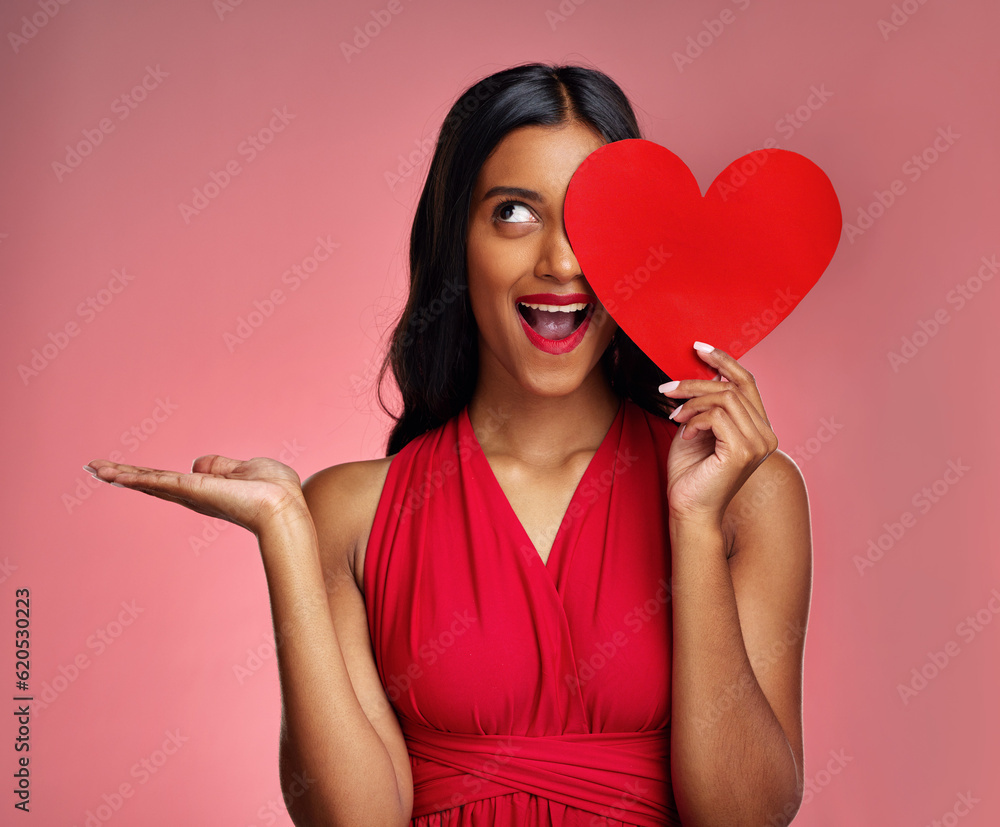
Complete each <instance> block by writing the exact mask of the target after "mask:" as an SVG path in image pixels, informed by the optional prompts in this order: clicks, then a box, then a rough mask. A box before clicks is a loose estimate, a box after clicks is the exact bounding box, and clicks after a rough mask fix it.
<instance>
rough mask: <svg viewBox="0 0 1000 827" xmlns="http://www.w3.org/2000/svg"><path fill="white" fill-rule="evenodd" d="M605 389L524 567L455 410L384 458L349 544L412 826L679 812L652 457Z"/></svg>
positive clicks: (667, 820) (647, 821) (659, 474)
mask: <svg viewBox="0 0 1000 827" xmlns="http://www.w3.org/2000/svg"><path fill="white" fill-rule="evenodd" d="M676 430H677V428H676V426H675V425H674V424H673V423H671V422H669V421H668V420H665V419H661V418H659V417H656V416H654V415H652V414H649V413H647V412H645V411H644V410H643V409H641V408H640V407H638V406H637V405H635V404H634V403H632V402H629V401H627V400H626V401H624V402H623V403H622V405H621V406H620V407H619V409H618V413H617V415H616V417H615V420H614V422H613V423H612V425H611V427H610V429H609V430H608V432H607V434H606V435H605V437H604V439H603V441H602V442H601V445H600V447H599V448H598V449H597V452H596V453H595V454H594V457H593V458H592V459H591V461H590V464H589V465H588V466H587V469H586V471H585V472H584V475H583V477H582V479H581V480H580V483H579V485H578V486H577V489H576V491H575V492H574V494H573V498H572V500H571V501H570V505H569V507H568V508H567V511H566V514H565V516H564V517H563V519H562V522H561V523H560V525H559V527H558V532H557V533H556V536H555V541H554V543H553V545H552V550H551V552H550V554H549V557H548V560H547V562H543V561H542V558H541V557H540V556H539V554H538V552H537V551H536V550H535V547H534V546H533V545H532V543H531V540H530V539H529V538H528V535H527V533H526V532H525V531H524V528H523V527H522V525H521V523H520V522H519V520H518V519H517V516H516V515H515V513H514V511H513V509H512V508H511V506H510V503H509V502H508V500H507V498H506V496H505V495H504V493H503V489H502V488H501V487H500V484H499V482H498V481H497V479H496V477H495V476H494V474H493V471H492V469H491V467H490V465H489V462H488V461H487V459H486V457H485V456H484V454H483V452H482V449H481V447H480V445H479V442H478V440H477V439H476V435H475V432H474V431H473V429H472V423H471V421H470V419H469V415H468V409H463V410H462V411H461V412H460V413H459V414H458V415H457V416H456V417H454V418H453V419H451V420H449V421H448V422H446V423H445V424H444V425H442V426H441V427H439V428H436V429H435V430H433V431H429V432H427V433H425V434H423V435H421V436H419V437H417V438H416V439H414V440H412V441H411V442H410V443H408V444H407V445H406V446H405V447H404V448H403V449H402V450H401V451H400V452H399V454H398V455H397V456H396V457H395V458H394V459H393V461H392V463H391V465H390V466H389V473H388V477H387V478H386V481H385V486H384V488H383V491H382V495H381V499H380V500H379V504H378V509H377V511H376V515H375V521H374V524H373V526H372V532H371V536H370V538H369V541H368V547H367V551H366V557H365V569H364V591H365V602H366V606H367V612H368V627H369V630H370V633H371V638H372V644H373V648H374V654H375V662H376V665H377V667H378V671H379V675H380V677H381V679H382V685H383V686H384V687H385V688H386V692H387V693H388V696H389V699H390V700H391V702H392V704H393V706H394V707H395V709H396V712H397V714H398V716H399V721H400V725H401V727H402V730H403V735H404V736H405V738H406V744H407V748H408V750H409V754H410V763H411V767H412V769H413V785H414V802H413V820H412V822H411V823H412V824H413V825H419V827H438V825H515V824H516V825H548V824H552V825H561V827H571V825H622V824H625V825H643V827H651V826H652V825H663V824H668V825H670V824H680V821H679V819H678V817H677V811H676V809H675V805H674V798H673V793H672V790H671V786H670V760H669V759H670V729H669V723H670V660H671V657H670V656H671V605H670V588H669V583H670V548H669V542H668V533H667V516H666V515H667V511H666V467H667V463H666V460H667V452H668V450H669V448H670V441H671V439H672V438H673V436H674V434H675V433H676Z"/></svg>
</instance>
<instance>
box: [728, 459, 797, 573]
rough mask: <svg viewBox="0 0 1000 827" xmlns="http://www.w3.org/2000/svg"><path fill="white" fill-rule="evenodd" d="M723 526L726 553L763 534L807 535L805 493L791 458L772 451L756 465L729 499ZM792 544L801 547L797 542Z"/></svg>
mask: <svg viewBox="0 0 1000 827" xmlns="http://www.w3.org/2000/svg"><path fill="white" fill-rule="evenodd" d="M724 528H725V532H726V537H727V540H728V541H729V547H730V550H731V551H730V557H732V556H733V555H734V554H736V553H738V552H739V551H740V550H741V549H746V548H748V547H751V546H754V545H760V544H761V543H762V542H765V541H766V538H767V537H771V538H772V539H774V540H776V539H777V538H778V537H786V538H788V539H792V538H797V539H799V540H802V539H803V538H806V539H808V537H809V532H810V526H809V495H808V492H807V491H806V483H805V480H804V479H803V477H802V472H801V471H800V470H799V467H798V465H796V464H795V460H793V459H792V458H791V457H790V456H788V454H786V453H785V452H784V451H775V452H774V453H773V454H771V456H769V457H768V458H767V459H766V460H764V461H763V462H762V463H761V464H760V465H759V466H757V469H756V470H755V471H754V472H753V474H751V475H750V478H749V479H748V480H747V481H746V482H745V483H744V484H743V487H742V488H741V489H740V490H739V491H738V492H737V493H736V496H734V497H733V499H732V501H731V502H730V503H729V507H728V508H727V509H726V514H725V518H724ZM793 545H795V546H797V547H799V548H801V547H802V544H801V542H799V543H793ZM807 545H809V543H808V542H807Z"/></svg>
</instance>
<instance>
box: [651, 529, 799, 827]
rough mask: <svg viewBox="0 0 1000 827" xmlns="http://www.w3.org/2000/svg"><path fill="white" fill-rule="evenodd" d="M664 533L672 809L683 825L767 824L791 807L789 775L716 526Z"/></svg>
mask: <svg viewBox="0 0 1000 827" xmlns="http://www.w3.org/2000/svg"><path fill="white" fill-rule="evenodd" d="M670 538H671V561H672V602H673V663H672V677H671V692H672V702H671V714H670V720H671V729H670V766H671V778H672V781H673V786H674V795H675V798H676V800H677V807H678V812H679V814H680V817H681V819H682V821H683V823H684V825H685V827H699V825H718V824H726V825H748V827H764V825H770V824H772V823H774V822H773V818H774V817H775V815H776V814H778V813H784V812H785V808H786V805H788V804H789V803H792V804H793V806H795V807H796V808H797V806H798V804H797V802H798V801H799V800H800V791H799V790H798V780H797V779H798V773H797V769H796V766H795V757H794V754H793V752H792V749H791V746H790V745H789V742H788V739H787V737H786V736H785V732H784V730H783V729H782V728H781V725H780V723H779V722H778V719H777V718H776V717H775V715H774V712H773V711H772V709H771V706H770V704H769V703H768V701H767V698H766V696H765V695H764V693H763V692H762V691H761V688H760V685H759V684H758V682H757V679H756V677H755V675H754V672H753V668H752V667H751V665H750V660H749V658H748V656H747V651H746V646H745V644H744V641H743V634H742V632H741V630H740V622H739V615H738V612H737V605H736V595H735V592H734V589H733V581H732V577H731V576H730V570H729V561H728V560H727V559H726V554H725V546H724V538H723V534H722V531H721V530H720V529H718V528H716V527H714V526H713V527H704V526H691V525H684V524H682V523H676V524H674V523H672V524H671V530H670ZM782 823H786V822H782Z"/></svg>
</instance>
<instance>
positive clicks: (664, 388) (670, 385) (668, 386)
mask: <svg viewBox="0 0 1000 827" xmlns="http://www.w3.org/2000/svg"><path fill="white" fill-rule="evenodd" d="M679 384H680V380H678V379H675V380H674V381H673V382H664V383H663V384H662V385H660V387H659V391H660V393H670V391H672V390H677V386H678V385H679Z"/></svg>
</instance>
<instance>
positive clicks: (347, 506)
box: [302, 456, 392, 589]
mask: <svg viewBox="0 0 1000 827" xmlns="http://www.w3.org/2000/svg"><path fill="white" fill-rule="evenodd" d="M391 462H392V457H391V456H389V457H382V458H379V459H369V460H359V461H357V462H345V463H341V464H340V465H332V466H330V467H329V468H324V469H323V470H322V471H317V472H316V473H315V474H313V475H312V476H310V477H309V478H308V479H306V481H305V482H303V483H302V493H303V494H304V495H305V498H306V504H307V505H308V506H309V512H310V514H311V515H312V518H313V523H314V524H315V526H316V535H317V539H318V540H319V549H320V557H321V558H322V563H323V568H324V569H326V570H340V571H343V566H345V565H346V566H347V567H348V569H349V571H350V572H351V573H352V574H353V575H355V580H356V582H357V583H358V588H359V589H360V588H361V577H360V575H361V571H362V568H363V565H364V561H363V560H362V559H361V554H362V553H363V552H364V548H365V545H366V544H367V542H368V534H369V533H370V532H371V527H372V523H373V522H374V521H375V511H376V509H377V508H378V503H379V498H380V497H381V495H382V487H383V485H385V479H386V476H387V474H388V473H389V465H390V463H391Z"/></svg>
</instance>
